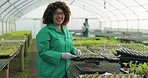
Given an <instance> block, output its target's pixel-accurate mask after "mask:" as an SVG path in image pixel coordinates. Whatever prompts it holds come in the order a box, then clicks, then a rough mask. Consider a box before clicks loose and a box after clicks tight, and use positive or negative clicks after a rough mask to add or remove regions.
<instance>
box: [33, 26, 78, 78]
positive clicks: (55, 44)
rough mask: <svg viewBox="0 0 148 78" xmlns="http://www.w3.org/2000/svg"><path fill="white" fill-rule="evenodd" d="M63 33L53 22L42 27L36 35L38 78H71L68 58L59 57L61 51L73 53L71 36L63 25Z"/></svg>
mask: <svg viewBox="0 0 148 78" xmlns="http://www.w3.org/2000/svg"><path fill="white" fill-rule="evenodd" d="M62 30H63V33H62V32H61V31H59V30H58V29H57V28H56V27H55V26H54V25H53V24H49V25H47V26H45V27H44V28H42V29H41V30H40V31H39V33H38V34H37V36H36V44H37V50H38V56H37V59H36V62H37V69H38V78H71V77H70V73H69V70H68V69H69V66H70V60H65V59H62V58H61V55H62V53H63V52H71V53H72V54H74V50H75V49H76V48H74V45H73V43H72V40H73V37H72V35H71V34H70V32H69V31H68V30H67V28H66V27H65V26H62Z"/></svg>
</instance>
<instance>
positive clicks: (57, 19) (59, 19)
mask: <svg viewBox="0 0 148 78" xmlns="http://www.w3.org/2000/svg"><path fill="white" fill-rule="evenodd" d="M64 19H65V14H64V12H63V10H61V9H57V10H55V11H54V13H53V24H54V25H56V26H59V25H61V24H62V23H63V21H64Z"/></svg>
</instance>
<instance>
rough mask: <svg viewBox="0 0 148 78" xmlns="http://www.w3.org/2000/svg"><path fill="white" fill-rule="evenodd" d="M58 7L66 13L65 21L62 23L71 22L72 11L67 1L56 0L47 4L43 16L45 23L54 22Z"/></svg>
mask: <svg viewBox="0 0 148 78" xmlns="http://www.w3.org/2000/svg"><path fill="white" fill-rule="evenodd" d="M58 8H60V9H61V10H63V12H64V14H65V20H64V21H63V23H62V25H66V24H67V23H68V22H69V18H70V13H71V12H70V9H69V7H68V6H67V5H66V3H65V2H61V1H56V2H54V3H51V4H49V5H48V6H47V8H46V10H45V12H44V15H43V18H42V19H43V24H50V23H53V12H54V11H55V10H56V9H58Z"/></svg>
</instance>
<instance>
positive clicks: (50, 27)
mask: <svg viewBox="0 0 148 78" xmlns="http://www.w3.org/2000/svg"><path fill="white" fill-rule="evenodd" d="M47 27H48V28H49V29H54V30H55V31H57V32H60V31H59V30H58V28H56V26H54V25H53V24H52V23H50V24H48V25H47ZM61 27H62V30H63V31H64V30H65V29H64V27H63V25H62V26H61Z"/></svg>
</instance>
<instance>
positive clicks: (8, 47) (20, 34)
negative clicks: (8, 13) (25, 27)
mask: <svg viewBox="0 0 148 78" xmlns="http://www.w3.org/2000/svg"><path fill="white" fill-rule="evenodd" d="M31 35H32V33H31V31H16V32H10V33H7V34H3V35H1V36H0V44H1V46H0V58H1V56H2V55H7V54H8V55H9V54H11V53H12V52H14V51H15V50H17V48H18V46H19V45H20V44H21V45H22V49H23V50H21V51H18V52H22V53H23V55H26V53H27V52H28V48H29V45H30V42H31V39H32V36H31ZM30 47H31V46H30ZM20 55H21V53H17V56H15V57H14V58H13V59H11V61H10V62H9V67H10V68H9V72H10V73H9V76H10V78H28V77H27V76H28V73H27V72H28V63H26V60H27V61H28V56H25V58H20V57H18V56H20ZM23 57H24V56H23ZM21 59H22V60H24V61H25V63H21V62H20V60H21ZM20 63H21V64H20ZM21 66H23V69H22V68H21ZM24 67H25V68H24ZM20 71H21V72H20Z"/></svg>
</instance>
